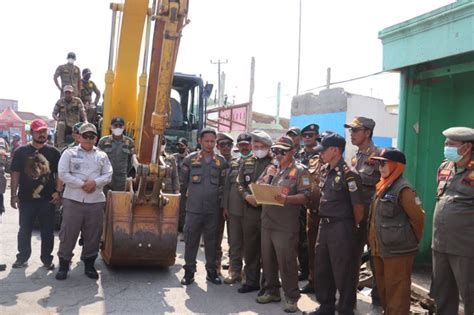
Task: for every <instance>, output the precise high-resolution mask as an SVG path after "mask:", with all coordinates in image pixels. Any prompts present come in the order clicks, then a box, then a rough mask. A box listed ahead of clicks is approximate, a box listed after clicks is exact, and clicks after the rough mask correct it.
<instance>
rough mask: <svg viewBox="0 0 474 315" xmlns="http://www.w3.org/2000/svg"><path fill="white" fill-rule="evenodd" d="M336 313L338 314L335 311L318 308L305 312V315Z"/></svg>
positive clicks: (333, 314)
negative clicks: (324, 310)
mask: <svg viewBox="0 0 474 315" xmlns="http://www.w3.org/2000/svg"><path fill="white" fill-rule="evenodd" d="M335 314H336V312H335V311H332V312H323V311H322V310H321V309H320V308H318V309H316V310H314V311H310V312H303V315H335Z"/></svg>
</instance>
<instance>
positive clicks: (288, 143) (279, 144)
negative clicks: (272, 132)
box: [272, 136, 295, 151]
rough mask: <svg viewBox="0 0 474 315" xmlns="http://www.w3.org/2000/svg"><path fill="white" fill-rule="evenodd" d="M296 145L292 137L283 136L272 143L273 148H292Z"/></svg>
mask: <svg viewBox="0 0 474 315" xmlns="http://www.w3.org/2000/svg"><path fill="white" fill-rule="evenodd" d="M294 146H295V144H294V142H293V140H291V138H290V137H287V136H283V137H280V138H278V139H277V141H275V144H274V145H272V149H282V150H288V151H289V150H291V149H293V148H294Z"/></svg>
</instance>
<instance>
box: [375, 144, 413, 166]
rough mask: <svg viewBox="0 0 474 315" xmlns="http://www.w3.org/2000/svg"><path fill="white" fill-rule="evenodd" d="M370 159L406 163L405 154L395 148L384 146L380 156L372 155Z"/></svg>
mask: <svg viewBox="0 0 474 315" xmlns="http://www.w3.org/2000/svg"><path fill="white" fill-rule="evenodd" d="M370 159H371V160H379V161H394V162H398V163H402V164H407V159H406V157H405V154H403V152H402V151H400V150H398V149H397V148H386V149H384V150H383V151H382V153H381V154H380V156H373V157H371V158H370Z"/></svg>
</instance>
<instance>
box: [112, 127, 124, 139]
mask: <svg viewBox="0 0 474 315" xmlns="http://www.w3.org/2000/svg"><path fill="white" fill-rule="evenodd" d="M112 134H113V135H114V136H117V137H118V136H121V135H122V134H123V128H114V129H112Z"/></svg>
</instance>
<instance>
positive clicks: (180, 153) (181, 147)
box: [173, 137, 189, 241]
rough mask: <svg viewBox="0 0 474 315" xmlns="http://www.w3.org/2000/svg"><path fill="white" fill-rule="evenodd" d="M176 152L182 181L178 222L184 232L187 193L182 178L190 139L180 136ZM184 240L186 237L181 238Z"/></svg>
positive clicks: (175, 156)
mask: <svg viewBox="0 0 474 315" xmlns="http://www.w3.org/2000/svg"><path fill="white" fill-rule="evenodd" d="M176 151H177V152H176V153H174V154H173V156H174V158H175V160H176V165H177V167H178V177H179V183H180V185H179V186H180V188H179V190H180V193H181V199H180V201H179V223H178V232H183V227H184V220H185V217H186V193H185V191H184V190H183V187H184V186H183V178H182V169H181V168H182V166H183V160H184V158H185V157H186V156H187V155H188V154H189V150H188V140H186V138H183V137H181V138H179V139H178V141H177V142H176ZM181 240H183V241H184V238H183V239H181Z"/></svg>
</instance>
